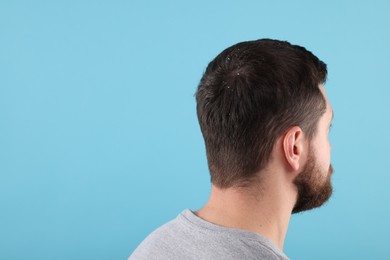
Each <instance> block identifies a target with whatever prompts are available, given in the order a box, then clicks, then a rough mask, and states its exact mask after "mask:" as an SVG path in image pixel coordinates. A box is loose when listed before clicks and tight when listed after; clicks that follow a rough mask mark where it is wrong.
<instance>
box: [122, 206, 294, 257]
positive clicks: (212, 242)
mask: <svg viewBox="0 0 390 260" xmlns="http://www.w3.org/2000/svg"><path fill="white" fill-rule="evenodd" d="M276 250H277V249H276ZM141 259H272V260H277V259H287V258H284V257H281V255H280V254H278V253H276V251H275V249H274V248H273V246H272V245H270V243H269V242H267V241H266V240H265V238H261V237H260V236H259V235H257V234H254V233H250V232H247V231H244V230H237V229H231V228H224V227H220V226H217V225H214V224H212V223H209V222H206V221H204V220H202V219H200V218H199V217H197V216H196V215H195V214H194V213H193V212H191V211H190V210H188V209H186V210H184V211H183V212H182V213H181V214H179V215H178V216H177V217H176V218H175V219H173V220H171V221H169V222H167V223H165V224H164V225H162V226H160V227H159V228H157V229H156V230H155V231H153V232H152V233H151V234H150V235H149V236H147V237H146V238H145V240H144V241H142V243H141V244H140V245H139V246H138V247H137V248H136V250H135V251H134V252H133V254H132V255H131V256H130V257H129V260H141Z"/></svg>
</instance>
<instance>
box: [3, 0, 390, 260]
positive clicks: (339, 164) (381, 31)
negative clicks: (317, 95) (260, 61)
mask: <svg viewBox="0 0 390 260" xmlns="http://www.w3.org/2000/svg"><path fill="white" fill-rule="evenodd" d="M388 3H390V2H388V1H205V0H202V1H199V0H198V1H191V2H190V1H17V0H16V1H11V0H10V1H6V0H3V1H1V2H0V259H125V258H126V257H127V256H128V255H130V254H131V252H132V251H133V250H134V249H135V247H136V246H137V245H138V244H139V243H140V242H141V241H142V240H143V239H144V238H145V236H146V235H147V234H148V233H150V232H151V231H152V230H153V229H155V228H156V227H158V226H159V225H161V224H163V223H164V222H166V221H168V220H170V219H172V218H174V217H175V216H176V215H177V214H178V213H179V212H181V211H182V210H183V209H184V208H191V209H194V210H196V209H198V208H200V207H201V206H202V205H203V204H204V203H205V202H206V200H207V198H208V194H209V189H210V184H209V175H208V170H207V164H206V157H205V151H204V144H203V139H202V136H201V133H200V130H199V126H198V122H197V118H196V113H195V99H194V96H193V95H194V93H195V90H196V86H197V84H198V81H199V79H200V77H201V75H202V73H203V71H204V69H205V67H206V65H207V64H208V62H209V61H210V60H211V59H213V58H214V57H215V55H217V54H218V53H219V52H220V51H222V50H223V49H225V48H226V47H228V46H230V45H232V44H234V43H237V42H239V41H244V40H253V39H258V38H263V37H269V38H277V39H282V40H288V41H290V42H291V43H294V44H299V45H303V46H305V47H306V48H308V49H309V50H311V51H312V52H313V53H315V54H316V55H317V56H318V57H319V58H321V59H322V60H324V61H325V62H326V63H327V64H328V68H329V79H328V83H327V85H326V89H327V92H328V96H329V99H330V101H331V104H332V105H333V108H334V111H335V119H334V123H333V129H332V134H331V140H332V144H333V154H332V161H333V164H334V168H335V174H334V175H333V183H334V189H335V192H334V196H333V197H332V199H331V201H330V202H329V203H328V204H327V205H326V206H325V207H323V208H321V209H318V210H314V211H311V212H307V213H303V214H300V215H297V216H293V217H292V219H291V222H290V227H289V231H288V235H287V238H286V241H285V248H284V249H285V252H286V254H287V255H288V256H290V257H291V258H292V259H388V258H389V256H388V235H389V232H390V223H389V220H390V203H389V201H388V200H389V197H390V191H389V188H388V186H389V182H390V175H389V173H390V172H389V166H388V165H389V158H388V156H389V152H388V151H389V147H390V138H389V130H388V129H389V126H390V122H389V112H390V108H389V101H388V99H389V96H390V86H389V60H390V52H389V46H390V35H389V33H390V31H389V26H390V16H389V13H390V5H389V4H388Z"/></svg>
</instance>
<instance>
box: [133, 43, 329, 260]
mask: <svg viewBox="0 0 390 260" xmlns="http://www.w3.org/2000/svg"><path fill="white" fill-rule="evenodd" d="M326 75H327V69H326V64H325V63H323V62H322V61H320V60H319V59H318V58H317V57H316V56H314V55H313V54H312V53H311V52H309V51H307V50H306V49H305V48H303V47H300V46H296V45H291V44H290V43H288V42H282V41H277V40H270V39H262V40H257V41H249V42H242V43H238V44H236V45H234V46H231V47H229V48H227V49H226V50H224V51H223V52H222V53H221V54H219V55H218V56H217V57H216V58H215V59H214V60H213V61H212V62H211V63H210V64H209V65H208V67H207V69H206V71H205V73H204V75H203V77H202V79H201V81H200V84H199V87H198V90H197V92H196V101H197V114H198V119H199V123H200V127H201V131H202V134H203V137H204V140H205V145H206V152H207V159H208V165H209V170H210V174H211V182H212V189H211V195H210V199H209V201H208V202H207V203H206V205H205V206H204V207H203V208H201V209H199V210H197V211H191V210H189V209H186V210H184V211H183V212H182V213H181V214H179V216H178V217H177V218H176V219H174V220H172V221H171V222H169V223H167V224H165V225H163V226H162V227H160V228H159V229H157V230H156V231H154V232H153V233H152V234H151V235H149V236H148V237H147V238H146V239H145V240H144V241H143V242H142V243H141V244H140V245H139V247H138V248H137V249H136V250H135V251H134V252H133V254H132V255H131V256H130V258H129V259H288V257H287V256H286V255H285V254H284V253H283V243H284V239H285V236H286V233H287V228H288V224H289V220H290V217H291V214H292V213H297V212H301V211H305V210H310V209H313V208H316V207H320V206H321V205H323V204H324V203H325V202H326V201H327V200H328V199H329V197H330V196H331V194H332V186H331V181H330V178H331V174H332V171H333V170H332V166H331V164H330V152H331V145H330V143H329V140H328V134H329V128H330V126H331V121H332V118H333V111H332V108H331V106H330V104H329V101H328V98H327V96H326V93H325V89H324V86H323V84H324V83H325V80H326Z"/></svg>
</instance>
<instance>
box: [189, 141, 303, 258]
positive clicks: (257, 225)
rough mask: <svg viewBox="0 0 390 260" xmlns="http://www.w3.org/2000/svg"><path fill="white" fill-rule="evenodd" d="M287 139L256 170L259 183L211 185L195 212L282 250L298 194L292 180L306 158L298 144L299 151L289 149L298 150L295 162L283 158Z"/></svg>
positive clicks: (279, 143)
mask: <svg viewBox="0 0 390 260" xmlns="http://www.w3.org/2000/svg"><path fill="white" fill-rule="evenodd" d="M286 138H288V136H284V137H282V138H279V139H278V140H277V142H276V144H275V147H274V150H273V153H272V156H271V158H272V160H271V161H270V162H269V164H268V165H267V167H266V169H264V170H262V171H261V172H259V173H258V174H261V185H260V184H259V185H253V187H250V188H245V189H240V188H226V189H221V188H218V187H216V186H215V185H212V188H211V194H210V198H209V200H208V202H207V203H206V204H205V205H204V207H203V208H201V209H199V210H198V211H196V212H195V214H196V215H197V216H198V217H200V218H202V219H204V220H206V221H208V222H211V223H213V224H216V225H220V226H223V227H229V228H238V229H242V230H247V231H251V232H255V233H258V234H260V235H262V236H264V237H266V238H268V239H269V240H271V241H272V242H273V243H274V244H276V245H277V246H278V247H279V248H280V249H281V250H282V251H283V245H284V240H285V237H286V233H287V229H288V225H289V222H290V217H291V212H292V210H293V207H294V205H295V203H296V200H297V193H298V191H297V188H296V186H295V185H294V184H293V180H294V178H295V177H296V176H297V174H298V172H299V170H300V169H301V165H302V162H304V160H305V157H306V156H302V146H300V147H298V150H297V149H296V147H293V149H292V151H293V153H296V152H299V158H298V161H297V163H298V164H295V166H294V162H292V161H291V158H289V159H286V156H287V155H288V151H286V148H288V147H286ZM290 141H291V140H290ZM295 141H296V140H295ZM293 146H294V142H293ZM290 150H291V149H290ZM291 162H292V164H291Z"/></svg>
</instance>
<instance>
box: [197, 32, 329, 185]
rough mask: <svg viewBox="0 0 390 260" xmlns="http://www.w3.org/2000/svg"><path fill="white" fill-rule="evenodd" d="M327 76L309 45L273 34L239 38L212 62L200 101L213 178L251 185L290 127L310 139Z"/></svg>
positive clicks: (220, 182) (201, 86)
mask: <svg viewBox="0 0 390 260" xmlns="http://www.w3.org/2000/svg"><path fill="white" fill-rule="evenodd" d="M326 75H327V69H326V64H325V63H324V62H322V61H321V60H319V59H318V58H317V57H316V56H314V55H313V54H312V53H311V52H309V51H307V50H306V49H305V48H303V47H300V46H297V45H291V44H290V43H288V42H285V41H284V42H283V41H277V40H270V39H262V40H257V41H249V42H242V43H238V44H236V45H233V46H231V47H229V48H227V49H226V50H224V51H223V52H222V53H220V54H219V55H218V56H217V57H216V58H215V59H214V60H213V61H211V62H210V64H209V65H208V67H207V69H206V71H205V73H204V75H203V77H202V79H201V81H200V84H199V87H198V90H197V92H196V101H197V114H198V119H199V123H200V127H201V131H202V134H203V137H204V140H205V144H206V151H207V159H208V164H209V169H210V174H211V181H212V183H213V184H214V185H215V186H217V187H219V188H229V187H235V186H248V185H249V184H250V183H251V182H252V181H253V180H254V179H255V177H256V174H257V173H258V172H259V171H261V170H262V169H264V167H265V166H266V165H267V163H268V161H269V159H270V155H271V152H272V149H273V146H274V143H275V141H276V139H277V137H278V136H280V135H281V134H283V132H284V131H286V130H287V129H288V128H289V127H291V126H299V127H301V128H302V130H303V132H304V134H305V135H306V137H307V138H308V139H309V140H310V139H311V138H312V137H313V136H314V134H315V133H316V126H317V123H318V120H319V118H320V117H321V115H322V114H323V113H324V112H325V110H326V101H325V99H324V97H323V95H322V93H321V91H320V89H319V85H320V84H322V83H325V80H326Z"/></svg>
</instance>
